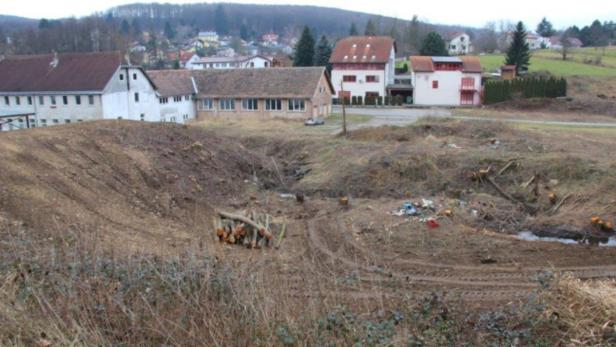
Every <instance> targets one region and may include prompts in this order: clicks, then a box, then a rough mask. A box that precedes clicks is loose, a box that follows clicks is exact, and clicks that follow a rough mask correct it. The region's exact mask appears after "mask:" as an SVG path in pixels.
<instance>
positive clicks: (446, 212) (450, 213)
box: [438, 209, 453, 218]
mask: <svg viewBox="0 0 616 347" xmlns="http://www.w3.org/2000/svg"><path fill="white" fill-rule="evenodd" d="M438 215H439V216H444V217H448V218H449V217H451V216H453V211H451V210H450V209H446V210H442V211H440V212H439V213H438Z"/></svg>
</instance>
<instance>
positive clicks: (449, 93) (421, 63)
mask: <svg viewBox="0 0 616 347" xmlns="http://www.w3.org/2000/svg"><path fill="white" fill-rule="evenodd" d="M410 60H411V70H412V76H413V77H412V78H413V102H414V104H416V105H425V106H472V105H480V104H481V95H480V92H481V74H482V68H481V63H480V61H479V58H478V57H472V56H461V57H424V56H413V57H411V58H410Z"/></svg>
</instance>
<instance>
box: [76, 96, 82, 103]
mask: <svg viewBox="0 0 616 347" xmlns="http://www.w3.org/2000/svg"><path fill="white" fill-rule="evenodd" d="M75 104H77V105H81V95H75Z"/></svg>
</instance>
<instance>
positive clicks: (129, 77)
mask: <svg viewBox="0 0 616 347" xmlns="http://www.w3.org/2000/svg"><path fill="white" fill-rule="evenodd" d="M0 76H2V78H0V130H13V129H21V128H27V127H37V126H38V127H44V126H51V125H58V124H68V123H74V122H81V121H88V120H97V119H130V120H142V121H153V122H157V121H160V120H161V105H162V101H161V100H163V101H164V98H165V97H167V96H166V95H160V94H159V92H158V88H157V86H156V84H154V82H153V81H152V80H151V79H150V77H149V76H148V75H147V74H146V73H145V72H144V71H143V70H142V69H141V68H140V67H137V66H132V65H130V64H127V63H126V62H125V61H124V59H123V56H122V55H121V54H120V53H119V52H110V53H79V54H77V53H72V54H43V55H31V56H14V57H9V58H4V59H2V60H0ZM181 103H182V102H180V101H178V105H177V107H180V104H181ZM187 103H190V104H192V105H194V103H193V102H192V101H191V100H187ZM179 114H180V116H183V115H184V114H186V112H184V111H179ZM189 117H194V112H192V113H189ZM176 119H177V118H176ZM180 119H182V120H183V118H182V117H180ZM180 119H178V121H179V120H180Z"/></svg>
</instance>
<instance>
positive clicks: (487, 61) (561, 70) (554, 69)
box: [480, 50, 616, 77]
mask: <svg viewBox="0 0 616 347" xmlns="http://www.w3.org/2000/svg"><path fill="white" fill-rule="evenodd" d="M606 51H607V50H606ZM582 52H583V51H582ZM554 53H556V54H557V52H554V51H549V50H544V51H537V52H533V56H532V58H531V60H530V67H529V70H530V71H531V72H537V71H548V72H550V73H552V74H554V75H557V76H565V77H567V76H616V56H614V57H613V56H611V55H606V56H603V57H602V59H604V60H606V61H608V62H611V60H612V59H614V67H608V66H597V65H591V64H584V63H582V60H581V58H575V59H572V60H567V61H563V60H559V59H558V56H557V55H555V54H554ZM609 53H610V54H612V53H614V54H616V51H614V52H613V51H612V50H609ZM582 54H584V53H580V52H577V53H573V56H574V57H578V56H581V55H582ZM480 59H481V65H482V66H483V68H484V70H485V71H495V70H497V69H498V68H499V67H500V66H501V65H503V64H504V61H505V56H504V55H498V54H487V55H483V56H480Z"/></svg>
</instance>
